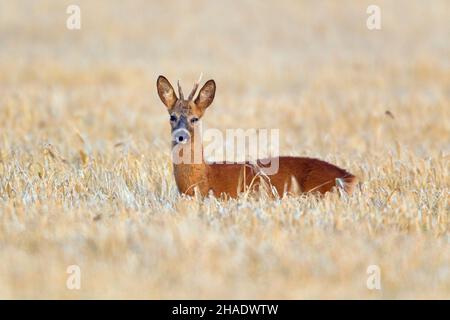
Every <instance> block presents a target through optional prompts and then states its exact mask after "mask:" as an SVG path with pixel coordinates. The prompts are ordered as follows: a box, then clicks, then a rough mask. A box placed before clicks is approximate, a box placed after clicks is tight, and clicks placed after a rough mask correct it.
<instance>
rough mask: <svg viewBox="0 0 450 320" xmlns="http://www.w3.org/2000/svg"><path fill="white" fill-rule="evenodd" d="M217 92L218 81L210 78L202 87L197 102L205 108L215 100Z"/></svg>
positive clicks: (201, 107) (200, 106)
mask: <svg viewBox="0 0 450 320" xmlns="http://www.w3.org/2000/svg"><path fill="white" fill-rule="evenodd" d="M215 94H216V83H215V82H214V80H208V81H207V82H206V83H205V85H204V86H203V87H202V88H201V89H200V91H199V93H198V96H197V99H195V104H196V105H197V106H198V107H199V108H200V109H203V110H205V109H206V108H208V107H209V105H210V104H211V103H212V102H213V100H214V95H215Z"/></svg>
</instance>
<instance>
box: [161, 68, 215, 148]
mask: <svg viewBox="0 0 450 320" xmlns="http://www.w3.org/2000/svg"><path fill="white" fill-rule="evenodd" d="M200 81H201V75H200V78H199V79H198V81H197V82H195V83H194V87H193V88H192V91H191V93H190V94H189V96H188V98H187V99H185V98H184V94H183V90H182V89H181V86H180V82H178V83H177V85H178V97H177V95H176V94H175V90H174V89H173V87H172V85H171V84H170V82H169V81H168V80H167V79H166V78H165V77H164V76H159V77H158V80H157V82H156V87H157V89H158V95H159V97H160V98H161V101H162V102H163V103H164V105H165V106H166V107H167V111H168V112H169V115H170V126H171V131H172V144H173V145H176V144H186V143H188V142H189V141H190V139H192V137H193V136H194V129H195V127H196V126H197V125H198V123H199V120H200V119H201V118H202V116H203V114H204V113H205V110H206V108H208V107H209V106H210V105H211V103H212V102H213V100H214V95H215V92H216V83H215V82H214V80H208V81H207V82H206V83H205V84H204V85H203V87H202V88H201V89H200V91H199V94H198V96H197V98H195V99H194V97H195V93H196V92H197V88H198V86H199V84H200Z"/></svg>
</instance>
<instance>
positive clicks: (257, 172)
mask: <svg viewBox="0 0 450 320" xmlns="http://www.w3.org/2000/svg"><path fill="white" fill-rule="evenodd" d="M157 87H158V94H159V96H160V98H161V100H162V101H163V103H164V104H165V105H166V106H167V108H168V111H169V113H170V114H171V115H175V116H178V117H179V116H180V115H183V116H184V117H186V118H189V119H191V118H192V117H198V118H201V117H202V116H203V114H204V111H205V109H206V108H207V107H208V106H209V105H210V104H211V102H212V100H213V99H214V94H215V83H214V81H212V80H209V81H208V82H207V83H206V84H205V85H204V86H203V88H202V89H201V90H200V92H199V94H198V97H197V99H196V100H195V101H192V100H193V96H194V94H195V90H196V86H194V90H193V93H191V94H190V98H191V97H192V99H189V100H183V99H178V98H177V97H176V95H175V92H174V90H173V88H172V86H171V85H170V83H169V82H168V81H167V79H166V78H164V77H162V76H160V77H159V78H158V82H157ZM179 90H180V91H181V89H179ZM193 128H194V125H187V126H186V129H187V130H188V131H189V132H190V135H191V141H195V139H194V129H193ZM173 129H174V127H172V130H173ZM200 148H202V147H201V146H200ZM181 150H182V151H181V152H187V151H189V152H192V151H193V150H194V143H188V144H186V145H184V146H183V147H182V149H181ZM202 157H203V156H202ZM202 160H203V159H202ZM174 175H175V181H176V184H177V187H178V190H179V191H180V192H181V193H184V194H187V195H194V194H195V190H198V191H199V192H200V194H201V195H207V194H209V193H212V194H213V195H215V196H221V195H225V196H229V197H236V196H237V195H238V194H239V193H240V192H243V191H246V190H249V189H257V188H259V187H260V186H261V183H262V181H264V182H265V183H266V184H267V185H268V186H269V187H270V188H274V189H275V190H276V193H277V194H278V195H279V196H282V195H284V194H286V193H301V192H317V193H320V194H324V193H326V192H328V191H331V190H332V189H333V188H334V187H337V186H339V185H341V186H342V187H343V188H344V190H345V191H346V192H347V193H352V192H353V190H354V187H355V185H356V183H357V178H356V177H355V176H354V175H352V174H350V173H348V172H347V171H345V170H343V169H341V168H338V167H337V166H335V165H332V164H330V163H327V162H325V161H322V160H318V159H311V158H301V157H279V170H278V172H277V173H276V174H274V175H270V176H268V175H265V174H264V168H263V167H262V168H260V167H259V166H256V165H253V164H250V163H245V164H244V163H234V164H217V163H206V162H205V161H204V160H203V161H202V162H201V163H197V164H184V163H181V164H174ZM336 179H341V183H338V182H337V180H336ZM337 183H338V184H337Z"/></svg>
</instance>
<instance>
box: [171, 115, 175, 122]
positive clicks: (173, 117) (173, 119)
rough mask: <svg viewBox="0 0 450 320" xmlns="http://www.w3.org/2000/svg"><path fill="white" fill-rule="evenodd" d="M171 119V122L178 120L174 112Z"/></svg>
mask: <svg viewBox="0 0 450 320" xmlns="http://www.w3.org/2000/svg"><path fill="white" fill-rule="evenodd" d="M170 121H171V122H175V121H177V117H176V116H174V115H173V114H172V115H170Z"/></svg>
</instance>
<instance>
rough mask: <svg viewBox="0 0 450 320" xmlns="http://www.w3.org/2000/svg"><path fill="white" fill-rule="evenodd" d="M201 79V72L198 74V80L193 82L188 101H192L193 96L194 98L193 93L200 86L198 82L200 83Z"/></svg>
mask: <svg viewBox="0 0 450 320" xmlns="http://www.w3.org/2000/svg"><path fill="white" fill-rule="evenodd" d="M202 77H203V72H202V73H200V77H198V80H197V81H196V82H194V88H192V91H191V93H190V94H189V98H188V100H192V99H194V96H195V93H196V92H197V89H198V86H199V84H200V81H202Z"/></svg>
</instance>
